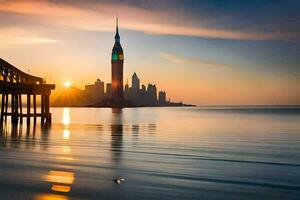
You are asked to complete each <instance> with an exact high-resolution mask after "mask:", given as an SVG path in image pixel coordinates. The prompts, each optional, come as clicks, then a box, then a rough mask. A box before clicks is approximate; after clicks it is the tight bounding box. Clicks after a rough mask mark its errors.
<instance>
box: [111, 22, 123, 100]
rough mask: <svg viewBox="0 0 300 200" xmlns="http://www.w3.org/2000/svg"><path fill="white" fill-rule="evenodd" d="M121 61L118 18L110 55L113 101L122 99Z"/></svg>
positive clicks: (121, 52) (121, 50)
mask: <svg viewBox="0 0 300 200" xmlns="http://www.w3.org/2000/svg"><path fill="white" fill-rule="evenodd" d="M123 62H124V54H123V49H122V46H121V43H120V35H119V30H118V19H117V26H116V35H115V44H114V47H113V49H112V55H111V83H112V86H111V87H112V95H111V98H112V99H113V100H115V101H121V100H123Z"/></svg>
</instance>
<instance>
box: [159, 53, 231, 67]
mask: <svg viewBox="0 0 300 200" xmlns="http://www.w3.org/2000/svg"><path fill="white" fill-rule="evenodd" d="M158 54H159V56H160V57H161V58H163V59H165V60H167V61H169V62H172V63H174V64H184V65H195V66H199V67H212V68H229V67H230V66H229V65H226V64H221V63H215V62H209V61H205V60H201V59H198V58H187V57H184V56H181V55H178V54H174V53H167V52H158Z"/></svg>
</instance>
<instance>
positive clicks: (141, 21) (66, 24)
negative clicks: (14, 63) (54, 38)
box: [0, 0, 298, 40]
mask: <svg viewBox="0 0 300 200" xmlns="http://www.w3.org/2000/svg"><path fill="white" fill-rule="evenodd" d="M148 4H149V2H148ZM0 12H5V13H7V15H9V14H18V15H20V16H21V17H20V20H23V19H27V20H28V19H31V20H32V22H35V23H38V22H39V23H41V22H42V23H44V24H45V26H47V25H48V26H56V27H57V28H59V29H81V30H91V31H112V30H114V21H113V20H114V19H113V18H114V17H115V16H116V15H117V14H118V13H119V16H120V18H121V20H120V21H121V27H122V28H123V29H129V30H135V31H141V32H145V33H149V34H159V35H179V36H193V37H204V38H220V39H232V40H280V39H283V38H289V39H292V38H295V37H297V36H298V35H295V34H294V33H290V32H284V31H281V30H280V31H278V30H277V31H276V30H275V31H270V32H267V31H257V30H252V29H249V28H247V29H245V28H239V29H238V28H235V29H228V28H222V26H218V25H217V24H214V23H213V21H214V20H213V19H207V20H204V19H202V18H201V19H200V18H197V17H195V16H193V15H191V14H190V13H188V12H180V11H178V12H177V11H176V9H175V8H173V9H172V7H170V8H169V9H165V10H162V9H158V8H152V9H146V8H145V7H141V6H140V7H139V6H136V5H134V4H133V3H131V4H129V3H128V2H127V3H123V4H122V3H121V2H119V3H118V4H116V2H114V1H113V2H108V1H89V3H86V2H83V1H75V3H73V4H72V1H66V2H61V1H58V2H53V1H46V0H41V1H34V0H18V1H2V2H1V4H0ZM1 20H3V19H1Z"/></svg>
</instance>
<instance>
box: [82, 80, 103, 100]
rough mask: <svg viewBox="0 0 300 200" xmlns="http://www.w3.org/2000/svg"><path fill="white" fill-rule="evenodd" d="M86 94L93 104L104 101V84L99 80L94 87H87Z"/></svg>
mask: <svg viewBox="0 0 300 200" xmlns="http://www.w3.org/2000/svg"><path fill="white" fill-rule="evenodd" d="M84 93H85V95H86V96H87V97H88V98H90V100H91V102H95V103H98V102H100V101H102V99H103V97H104V82H103V81H101V80H100V79H97V81H96V82H95V83H94V84H93V85H86V86H85V90H84Z"/></svg>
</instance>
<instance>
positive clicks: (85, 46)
mask: <svg viewBox="0 0 300 200" xmlns="http://www.w3.org/2000/svg"><path fill="white" fill-rule="evenodd" d="M116 16H118V17H119V28H120V30H119V31H120V36H121V44H122V46H123V50H124V56H125V63H124V80H125V82H126V79H127V78H128V80H129V81H130V80H131V75H132V74H133V72H136V73H137V74H138V76H139V78H140V79H141V82H142V83H143V84H147V83H155V84H156V86H157V87H158V89H160V90H166V92H167V96H168V97H170V98H171V100H174V101H181V100H182V101H184V102H186V103H193V104H197V105H211V104H218V105H220V104H222V105H223V104H300V1H298V0H276V1H275V0H243V1H239V0H236V1H234V0H226V1H221V0H219V1H217V0H201V1H199V0H140V1H135V0H122V1H121V0H119V1H117V0H89V1H86V0H66V1H63V0H48V1H47V0H40V1H38V0H36V1H29V0H20V1H18V0H14V1H12V0H9V1H3V0H0V57H1V58H3V59H4V60H6V61H8V62H10V63H11V64H14V65H15V66H17V67H19V68H20V69H21V70H23V71H25V72H30V74H33V75H37V76H40V77H43V78H46V80H47V82H48V83H56V84H57V87H61V86H63V83H64V82H65V81H70V82H72V84H73V85H75V86H78V87H79V88H81V89H83V88H84V85H85V84H91V83H93V82H94V81H95V80H96V79H97V78H100V79H101V80H103V81H105V82H110V67H111V64H110V57H111V50H112V47H113V44H114V34H115V20H116Z"/></svg>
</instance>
